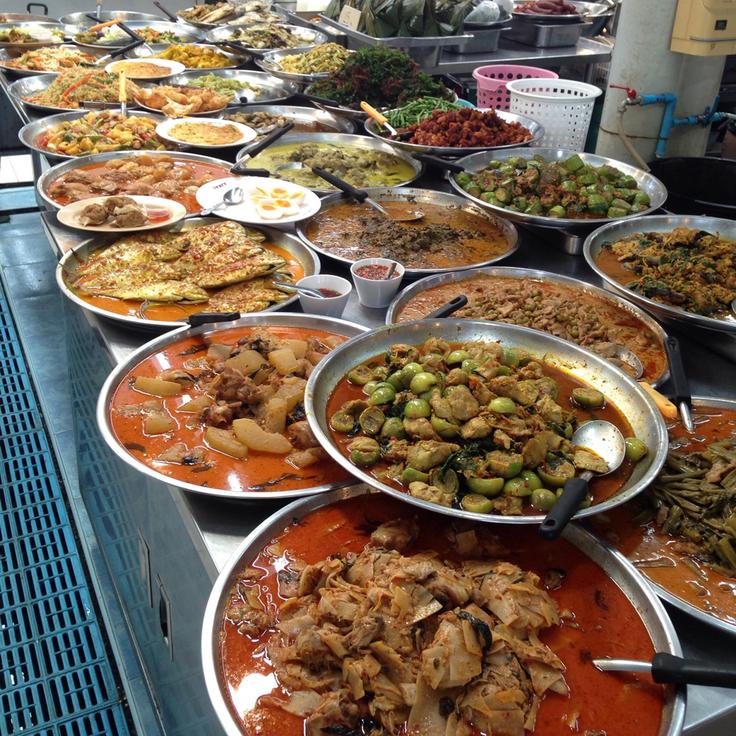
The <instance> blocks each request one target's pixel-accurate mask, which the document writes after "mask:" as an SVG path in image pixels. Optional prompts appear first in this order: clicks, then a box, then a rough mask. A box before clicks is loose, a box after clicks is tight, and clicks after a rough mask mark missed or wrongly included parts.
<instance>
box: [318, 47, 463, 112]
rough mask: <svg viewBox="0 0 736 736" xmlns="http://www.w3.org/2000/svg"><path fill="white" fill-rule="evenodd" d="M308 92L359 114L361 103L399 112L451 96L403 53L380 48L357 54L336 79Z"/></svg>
mask: <svg viewBox="0 0 736 736" xmlns="http://www.w3.org/2000/svg"><path fill="white" fill-rule="evenodd" d="M307 92H308V93H309V94H313V95H317V96H319V97H325V98H327V99H331V100H335V101H336V102H338V103H339V104H340V105H344V106H345V107H350V108H353V109H356V110H357V109H359V106H360V102H361V100H365V101H366V102H368V103H369V104H371V105H373V106H374V107H381V108H386V107H391V108H395V107H401V106H402V105H405V104H406V103H407V102H410V101H411V100H416V99H418V98H420V97H441V98H443V99H449V98H450V96H451V93H450V91H449V90H448V89H447V88H446V87H445V86H444V85H443V84H442V83H441V82H437V81H435V80H434V79H432V77H430V76H429V75H428V74H425V73H424V72H423V71H421V69H420V68H419V65H418V64H417V63H416V62H415V61H414V60H413V59H412V58H411V57H410V56H408V55H407V54H405V53H404V52H403V51H397V50H396V49H390V48H381V47H379V46H371V47H368V48H364V49H360V50H359V51H356V52H355V53H354V54H352V55H351V56H350V57H349V58H348V59H347V61H345V63H344V64H343V65H342V67H341V68H340V69H339V70H338V71H337V72H336V73H335V74H334V75H333V76H332V77H330V78H329V79H324V80H321V81H319V82H315V83H314V84H312V85H310V86H309V87H308V88H307Z"/></svg>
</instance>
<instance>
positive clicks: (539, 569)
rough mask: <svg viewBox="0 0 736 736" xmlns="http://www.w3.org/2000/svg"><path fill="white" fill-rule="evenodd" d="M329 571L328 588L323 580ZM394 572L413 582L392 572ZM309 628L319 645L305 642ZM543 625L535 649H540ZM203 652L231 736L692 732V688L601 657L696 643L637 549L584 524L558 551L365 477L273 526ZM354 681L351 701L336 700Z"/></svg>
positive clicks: (247, 561)
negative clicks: (414, 502) (406, 497)
mask: <svg viewBox="0 0 736 736" xmlns="http://www.w3.org/2000/svg"><path fill="white" fill-rule="evenodd" d="M348 554H349V555H353V557H352V558H351V559H352V560H354V564H352V566H350V565H348V563H347V555H348ZM305 565H309V566H310V567H309V568H307V571H304V572H303V570H304V566H305ZM461 566H462V567H461ZM397 568H398V569H397ZM327 570H329V573H330V574H329V577H327V582H326V583H324V582H319V581H320V578H319V577H314V578H312V582H311V584H310V583H308V580H307V578H308V574H309V572H312V573H317V572H318V571H322V574H323V575H326V573H327ZM308 571H309V572H308ZM394 571H396V574H395V577H394V578H392V580H393V581H396V580H399V579H400V580H401V582H400V583H399V584H389V582H388V579H387V578H388V575H389V574H391V573H393V572H394ZM421 571H424V577H422V572H421ZM430 571H431V572H430ZM324 579H325V578H324V577H322V578H321V580H323V581H324ZM420 580H421V582H419V581H420ZM348 581H349V582H348ZM512 582H513V583H516V584H515V585H510V583H512ZM369 585H370V587H371V589H372V591H373V593H378V595H376V597H375V598H371V599H370V600H368V589H369V588H368V586H369ZM303 590H304V591H307V593H308V594H307V595H304V597H302V598H299V599H297V598H296V597H295V596H297V594H298V593H300V592H302V591H303ZM348 590H349V595H348V593H347V591H348ZM471 590H472V591H476V593H475V594H474V595H473V602H469V601H468V597H469V594H468V591H471ZM402 591H404V592H403V596H404V600H403V602H402V603H399V601H400V600H401V595H402ZM481 591H484V592H481ZM435 594H436V597H435ZM494 596H495V600H494ZM519 596H525V597H524V598H523V600H524V604H522V605H519V604H517V605H514V601H516V600H517V599H518V598H519ZM287 601H288V602H287ZM422 602H426V603H427V604H428V605H426V606H425V607H424V609H422V610H420V608H421V606H420V604H421V603H422ZM307 606H309V610H310V613H311V614H312V616H311V618H310V616H305V615H302V612H304V609H305V607H307ZM527 606H528V608H527ZM368 609H370V610H368ZM453 610H454V613H451V612H450V611H453ZM326 611H331V612H334V611H339V614H335V617H332V616H330V614H327V613H326ZM287 612H288V615H287ZM522 612H523V613H522ZM328 617H329V619H328ZM280 619H283V624H282V626H280V627H279V628H280V629H281V630H282V631H283V633H280V634H279V636H280V637H281V639H280V640H279V636H277V635H276V634H275V633H274V632H275V631H276V629H275V628H274V624H276V623H277V622H278V621H279V620H280ZM438 619H439V627H438V626H437V623H438ZM290 623H291V624H292V625H291V626H289V624H290ZM468 624H469V625H468ZM471 627H472V629H471ZM328 630H329V633H328ZM461 630H465V631H467V632H468V633H467V638H466V637H464V636H463V635H462V634H461V633H460V631H461ZM435 631H436V632H437V633H436V634H435ZM299 632H303V633H302V634H300V636H301V639H300V641H307V640H308V641H310V642H312V641H317V642H319V644H318V645H317V646H316V647H313V648H310V647H307V646H301V647H300V648H299V649H296V648H295V647H294V646H293V644H294V638H295V636H296V635H297V633H299ZM491 632H492V634H491ZM532 632H533V633H532ZM537 632H538V633H539V639H537V638H536V633H537ZM320 633H322V634H324V638H322V637H320ZM310 635H313V636H310ZM528 636H531V637H532V640H533V641H535V642H536V646H535V650H534V651H535V652H537V655H535V656H534V657H533V658H532V659H530V658H529V657H528V656H524V655H523V654H522V652H524V651H527V652H528V651H529V649H528V647H529V645H530V644H531V641H528V640H527V637H528ZM474 640H476V642H477V643H478V644H479V645H478V646H475V647H473V646H472V642H473V641H474ZM463 641H465V642H468V641H470V643H467V644H465V645H464V644H463ZM323 642H324V643H323ZM337 642H345V644H344V645H342V644H340V646H339V647H338V645H337ZM201 646H202V662H203V669H204V679H205V682H206V684H207V691H208V693H209V697H210V701H211V703H212V705H213V707H214V710H215V712H216V713H217V716H218V718H219V720H220V723H221V725H222V727H223V729H224V732H225V733H226V734H227V735H228V736H242V735H243V734H247V733H253V732H255V731H256V730H257V731H258V733H260V734H263V736H277V735H278V736H302V734H303V733H328V732H330V733H342V734H358V733H368V732H369V730H373V729H374V728H375V729H376V732H378V730H380V732H381V733H399V732H401V733H404V732H407V733H408V732H409V730H408V729H407V726H408V728H409V729H411V727H412V726H413V725H415V724H418V723H422V725H423V726H424V727H425V728H424V729H422V733H432V734H445V733H448V734H455V733H461V732H462V733H491V732H493V733H496V732H499V733H500V732H501V731H503V733H514V734H522V733H532V732H533V733H534V735H535V736H559V734H560V733H562V732H563V731H567V730H568V729H569V728H571V730H574V731H576V732H579V733H583V732H585V733H586V734H605V733H609V734H613V733H616V734H617V736H679V734H681V732H682V727H683V720H684V711H685V688H678V689H674V688H671V687H666V688H663V687H661V686H656V685H653V683H652V682H651V680H650V679H649V678H648V677H646V676H644V675H632V674H624V675H619V674H618V673H617V674H616V675H611V674H604V673H602V672H599V671H598V670H597V669H595V667H593V665H592V664H591V662H590V659H591V655H592V656H593V657H599V656H601V657H625V658H631V659H640V660H650V659H651V657H652V654H653V653H654V652H655V651H661V652H670V653H672V654H675V655H677V654H679V653H680V646H679V643H678V640H677V636H676V634H675V631H674V629H673V627H672V624H671V622H670V620H669V618H668V616H667V614H666V612H665V610H664V607H663V606H662V604H661V603H660V601H658V600H657V598H656V596H655V595H654V594H653V593H652V591H651V590H650V589H649V588H648V586H647V585H646V584H645V583H644V581H643V580H642V579H641V577H640V576H639V575H637V573H636V571H635V570H634V568H633V567H632V566H631V564H629V563H628V562H627V560H626V559H625V558H624V556H623V555H621V554H620V553H619V552H617V551H615V550H613V549H612V548H611V547H609V546H608V545H606V544H605V543H603V542H601V541H600V540H598V539H596V538H595V537H593V535H591V534H590V533H588V532H586V531H585V530H584V529H582V528H580V527H579V526H577V525H574V524H573V525H570V526H568V527H567V529H566V530H565V534H564V537H563V538H562V539H559V540H556V541H555V542H549V543H547V542H545V543H544V545H540V542H539V537H538V535H537V534H536V532H535V531H534V530H531V529H518V528H509V527H506V528H504V527H493V528H491V527H488V526H483V525H470V524H467V525H462V526H459V525H458V524H457V523H456V522H453V523H448V520H447V519H443V518H442V517H440V516H438V515H437V514H432V513H428V512H426V511H418V510H417V509H413V510H410V509H409V508H408V507H406V506H405V505H404V504H401V503H400V502H398V501H396V500H394V499H387V498H386V497H385V496H381V495H377V494H371V493H366V490H365V488H360V487H354V488H350V489H344V490H341V491H334V492H332V493H329V494H324V495H321V496H318V497H315V498H309V499H304V500H303V501H300V502H295V503H293V504H290V505H288V506H286V507H285V508H283V509H281V510H279V511H278V512H276V513H275V514H274V515H272V516H271V517H269V518H268V519H267V520H266V521H264V522H263V523H262V524H261V525H260V526H259V527H257V528H256V529H255V530H254V531H253V532H252V533H251V534H250V535H249V536H248V537H247V538H246V539H245V540H244V541H243V542H242V544H241V545H240V546H239V547H238V549H237V551H236V552H235V553H234V554H233V555H232V557H231V558H230V561H229V562H228V564H227V565H226V566H225V567H224V568H223V570H222V571H221V572H220V575H219V576H218V578H217V580H216V582H215V585H214V587H213V589H212V592H211V593H210V597H209V601H208V603H207V608H206V610H205V614H204V620H203V623H202V642H201ZM358 647H362V648H361V651H360V652H357V651H356V650H357V649H358ZM466 647H467V648H466ZM287 651H288V652H290V656H289V660H288V661H289V664H288V675H287V667H286V665H285V664H284V665H280V662H281V660H282V657H283V655H284V654H285V652H287ZM366 651H367V652H370V653H369V654H367V655H366V654H365V652H366ZM397 651H401V654H400V655H398V654H397ZM422 652H424V653H425V654H426V658H425V662H427V661H428V660H429V659H430V655H434V657H433V659H432V661H433V662H436V665H437V670H436V671H435V673H434V675H433V674H432V673H431V671H430V668H429V667H425V666H423V665H422V660H421V655H422ZM471 652H473V653H471ZM540 652H543V653H544V654H545V655H546V658H544V659H542V658H541V656H540V654H539V653H540ZM264 653H267V654H266V656H263V655H264ZM373 663H375V664H373ZM448 664H453V665H457V667H454V666H453V667H452V668H451V667H449V666H447V665H448ZM361 665H362V668H363V669H362V677H361V674H358V673H359V672H360V670H358V669H357V668H358V667H361ZM369 667H371V669H369ZM343 668H344V669H343ZM561 668H564V673H562V672H561ZM356 670H357V672H356ZM343 673H344V674H343ZM458 675H459V677H458ZM453 678H457V680H455V679H453ZM361 680H363V682H365V686H364V687H363V686H362V685H361V684H360V683H361ZM450 681H452V682H454V683H455V687H454V688H446V687H444V685H446V684H447V682H450ZM478 681H480V682H482V686H481V684H477V685H476V687H475V688H474V687H473V682H476V683H477V682H478ZM522 682H525V683H526V684H525V685H522ZM530 682H531V683H532V685H530V684H529V683H530ZM317 683H320V684H319V685H318V684H317ZM350 683H353V684H352V686H351V684H350ZM496 683H497V684H496ZM501 683H502V684H501ZM340 688H343V689H341V690H340V692H341V697H340V707H339V708H338V707H333V708H329V707H321V708H320V707H319V706H320V703H322V702H325V701H326V702H328V703H329V698H330V695H331V694H332V693H334V692H336V691H337V690H338V689H340ZM501 689H503V696H504V698H503V700H502V698H500V697H498V692H499V690H501ZM414 695H416V698H415V697H414ZM496 697H498V699H496ZM323 699H324V700H323ZM461 701H462V706H461V707H458V705H457V704H458V703H460V702H461ZM502 702H503V704H501V703H502ZM382 703H385V704H386V707H383V708H382V707H380V705H381V704H382ZM440 703H443V705H440ZM412 706H414V707H412ZM444 706H446V707H444ZM484 706H485V707H484ZM622 712H626V713H630V714H635V715H634V716H632V717H631V718H623V719H622V718H621V713H622ZM449 719H452V720H453V721H454V722H451V721H450V720H449ZM468 720H470V721H471V724H468ZM387 723H390V726H391V727H390V728H389V727H387V726H386V725H385V724H387ZM428 723H429V724H432V727H431V729H429V728H427V724H428ZM256 724H257V725H256ZM369 724H370V725H369ZM373 724H376V725H375V726H374V725H373ZM405 724H406V725H405ZM511 724H513V729H511V730H509V729H510V728H511ZM361 726H369V728H368V729H364V728H362V727H361ZM412 732H413V731H412Z"/></svg>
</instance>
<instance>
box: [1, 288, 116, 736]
mask: <svg viewBox="0 0 736 736" xmlns="http://www.w3.org/2000/svg"><path fill="white" fill-rule="evenodd" d="M0 535H1V536H0V540H1V541H0V735H2V736H20V735H21V734H22V735H23V736H103V735H104V736H108V735H114V736H127V735H128V734H129V733H130V728H129V726H128V719H127V718H126V708H125V705H124V703H123V702H122V700H121V695H120V693H119V689H118V686H117V684H116V680H115V675H114V670H113V666H112V663H111V662H110V660H109V658H108V654H107V649H106V647H105V642H104V639H103V632H102V629H101V628H100V624H99V621H98V620H97V617H96V613H95V608H94V605H93V601H92V598H91V594H90V591H89V589H88V586H87V579H86V576H85V571H84V567H83V564H82V560H81V558H80V556H79V552H78V550H77V547H76V544H75V539H74V531H73V528H72V525H71V521H70V519H69V515H68V513H67V510H66V506H65V503H64V497H63V489H62V486H61V484H60V482H59V478H58V476H57V474H56V468H55V464H54V460H53V456H52V454H51V450H50V445H49V441H48V437H47V435H46V431H45V429H44V424H43V418H42V416H41V413H40V412H39V408H38V404H37V402H36V398H35V395H34V393H33V387H32V382H31V380H30V377H29V375H28V373H27V371H26V366H25V362H24V359H23V352H22V349H21V346H20V344H19V342H18V338H17V334H16V332H15V326H14V324H13V322H12V318H11V316H10V312H9V310H8V306H7V302H6V300H5V295H4V293H3V291H2V289H0Z"/></svg>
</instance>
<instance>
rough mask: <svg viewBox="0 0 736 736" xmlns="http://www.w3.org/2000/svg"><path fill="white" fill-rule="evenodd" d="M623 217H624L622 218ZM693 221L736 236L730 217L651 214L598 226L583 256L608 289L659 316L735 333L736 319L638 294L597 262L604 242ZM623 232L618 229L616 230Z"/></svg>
mask: <svg viewBox="0 0 736 736" xmlns="http://www.w3.org/2000/svg"><path fill="white" fill-rule="evenodd" d="M623 219H624V218H622V220H623ZM688 224H690V225H691V226H692V227H697V228H698V229H701V230H705V229H709V228H711V229H715V230H717V231H719V232H721V233H723V232H724V231H725V232H727V233H728V232H730V233H731V235H730V236H727V237H731V238H736V221H734V220H727V219H725V218H723V217H708V216H705V215H651V216H648V217H638V218H636V219H633V220H632V219H626V220H625V221H624V222H621V221H619V220H613V221H612V222H609V223H608V224H607V225H604V226H602V227H599V228H598V229H597V230H594V231H593V232H592V233H590V234H589V235H588V237H587V238H586V239H585V243H584V244H583V255H584V256H585V260H586V261H587V263H588V265H589V266H590V267H591V268H592V269H593V271H595V273H596V274H598V276H600V277H601V278H602V279H603V281H604V282H605V284H606V287H607V288H610V289H611V290H613V291H616V292H617V293H619V294H622V295H623V296H624V297H625V298H627V299H630V300H631V301H633V302H636V303H637V304H638V305H639V306H641V307H643V308H644V309H646V310H648V311H649V312H652V313H653V314H655V315H656V316H658V317H659V318H664V319H669V320H671V321H675V322H679V323H683V324H689V325H693V326H696V327H701V328H705V329H708V330H710V331H712V332H720V333H726V334H736V322H728V321H726V320H720V319H715V318H713V317H705V316H703V315H700V314H694V313H692V312H686V311H685V310H684V309H679V308H677V307H673V306H670V305H668V304H660V303H659V302H655V301H654V300H653V299H650V298H649V297H646V296H643V295H641V294H637V293H636V292H634V291H632V290H630V289H627V288H626V287H625V286H624V285H623V284H621V283H619V282H618V281H616V280H615V279H614V278H612V277H611V276H609V275H608V274H607V273H606V272H605V271H603V269H601V268H600V267H599V266H598V264H597V263H596V262H595V259H596V256H597V255H598V254H599V253H600V251H601V248H602V247H603V245H604V243H605V242H607V241H608V240H612V239H615V238H617V237H623V236H626V235H630V234H631V233H635V232H641V231H645V230H657V229H661V228H664V229H665V230H666V231H669V230H672V229H674V228H675V227H687V226H688ZM619 230H620V231H622V232H617V231H619Z"/></svg>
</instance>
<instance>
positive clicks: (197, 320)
mask: <svg viewBox="0 0 736 736" xmlns="http://www.w3.org/2000/svg"><path fill="white" fill-rule="evenodd" d="M236 319H240V312H197V314H190V315H189V317H188V318H187V322H188V323H189V326H190V327H199V326H201V325H208V324H211V323H214V322H232V321H233V320H236Z"/></svg>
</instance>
